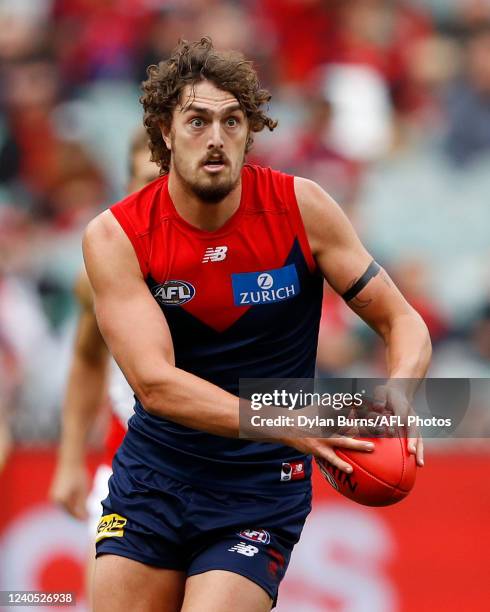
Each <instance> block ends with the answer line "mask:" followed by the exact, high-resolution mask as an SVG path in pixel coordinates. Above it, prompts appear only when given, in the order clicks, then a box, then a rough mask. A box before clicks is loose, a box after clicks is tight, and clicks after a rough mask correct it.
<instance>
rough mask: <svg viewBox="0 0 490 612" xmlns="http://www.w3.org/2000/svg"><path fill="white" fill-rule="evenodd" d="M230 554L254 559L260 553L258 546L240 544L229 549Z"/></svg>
mask: <svg viewBox="0 0 490 612" xmlns="http://www.w3.org/2000/svg"><path fill="white" fill-rule="evenodd" d="M228 552H236V553H238V554H239V555H245V557H253V556H254V555H256V554H257V553H258V552H259V549H258V548H257V546H253V545H252V544H246V543H245V542H238V544H235V545H234V546H232V547H231V548H229V549H228Z"/></svg>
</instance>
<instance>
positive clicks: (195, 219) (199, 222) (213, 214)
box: [168, 170, 242, 232]
mask: <svg viewBox="0 0 490 612" xmlns="http://www.w3.org/2000/svg"><path fill="white" fill-rule="evenodd" d="M168 192H169V195H170V197H171V199H172V202H173V204H174V206H175V209H176V211H177V213H178V214H179V215H180V216H181V217H182V218H183V219H184V221H187V223H190V224H191V225H193V226H194V227H197V228H198V229H201V230H204V231H207V232H214V231H216V230H218V229H219V228H220V227H222V226H223V225H224V224H225V223H226V222H227V221H228V219H229V218H230V217H231V216H232V215H233V214H234V213H235V212H236V211H237V210H238V208H239V206H240V200H241V195H242V181H241V179H240V180H239V182H238V184H237V185H236V187H234V188H233V189H232V191H230V193H229V194H228V195H227V196H226V197H225V198H223V200H221V201H220V202H217V203H210V202H205V201H203V200H201V198H199V197H198V196H197V195H196V194H195V193H194V192H193V191H192V190H190V189H189V188H187V187H186V186H185V185H184V184H183V182H182V181H181V180H180V178H179V176H178V175H177V174H176V173H175V172H172V170H170V173H169V176H168Z"/></svg>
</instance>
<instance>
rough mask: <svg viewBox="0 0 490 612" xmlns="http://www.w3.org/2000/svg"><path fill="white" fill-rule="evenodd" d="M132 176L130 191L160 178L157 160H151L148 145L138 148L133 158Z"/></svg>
mask: <svg viewBox="0 0 490 612" xmlns="http://www.w3.org/2000/svg"><path fill="white" fill-rule="evenodd" d="M131 168H132V172H131V176H130V177H129V185H128V191H129V193H133V191H138V189H142V188H143V187H144V186H145V185H147V184H148V183H150V182H151V181H154V180H155V179H156V178H158V173H159V168H158V166H157V165H156V164H155V162H152V161H150V150H149V149H148V147H146V148H144V149H137V150H136V151H135V152H134V153H133V158H132V160H131Z"/></svg>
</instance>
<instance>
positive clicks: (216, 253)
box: [201, 246, 228, 263]
mask: <svg viewBox="0 0 490 612" xmlns="http://www.w3.org/2000/svg"><path fill="white" fill-rule="evenodd" d="M227 252H228V247H227V246H218V247H214V248H213V247H208V248H207V249H206V251H205V252H204V257H203V258H202V262H201V263H209V262H215V261H223V260H224V259H226V253H227Z"/></svg>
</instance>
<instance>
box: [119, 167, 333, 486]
mask: <svg viewBox="0 0 490 612" xmlns="http://www.w3.org/2000/svg"><path fill="white" fill-rule="evenodd" d="M241 178H242V194H241V201H240V205H239V208H238V209H237V211H236V212H235V213H234V214H233V215H232V217H230V219H229V220H228V221H227V222H226V223H225V224H224V225H223V226H222V227H220V228H219V229H218V230H216V231H213V232H208V231H204V230H200V229H198V228H196V227H195V226H192V225H191V224H189V223H187V222H186V221H185V220H184V219H183V218H182V217H181V216H180V215H179V214H178V213H177V211H176V209H175V207H174V205H173V202H172V200H171V198H170V195H169V191H168V177H167V176H164V177H160V178H158V179H157V180H155V181H153V182H152V183H150V184H149V185H147V186H145V187H144V188H143V189H142V190H140V191H139V192H136V193H135V194H132V195H130V196H128V197H127V198H125V199H124V200H122V201H121V202H119V203H117V204H115V205H114V206H112V207H111V211H112V213H113V214H114V216H115V218H116V219H117V221H118V222H119V224H120V225H121V227H122V228H123V230H124V231H125V233H126V235H127V236H128V238H129V240H130V241H131V243H132V245H133V248H134V250H135V252H136V255H137V258H138V261H139V265H140V267H141V270H142V273H143V276H144V278H145V281H146V283H147V285H148V288H149V290H150V291H151V293H152V295H153V297H154V299H155V300H156V301H157V303H158V304H159V306H160V307H161V309H162V311H163V313H164V314H165V317H166V320H167V322H168V325H169V327H170V332H171V335H172V340H173V345H174V352H175V361H176V366H177V367H179V368H182V369H183V370H186V371H188V372H191V373H193V374H195V375H197V376H199V377H201V378H203V379H205V380H208V381H210V382H211V383H214V384H216V385H218V386H219V387H221V388H223V389H225V390H227V391H229V392H231V393H233V394H236V395H238V389H239V379H240V378H312V377H313V376H314V371H315V359H316V349H317V340H318V326H319V320H320V314H321V300H322V293H323V279H322V277H321V275H320V274H319V271H318V270H317V268H316V264H315V262H314V259H313V256H312V254H311V251H310V248H309V244H308V240H307V236H306V232H305V229H304V226H303V222H302V219H301V215H300V212H299V209H298V204H297V202H296V197H295V192H294V182H293V181H294V177H292V176H289V175H286V174H282V173H280V172H277V171H274V170H271V169H268V168H262V167H259V166H251V165H245V166H244V167H243V169H242V176H241ZM134 333H135V334H137V333H138V332H137V330H134ZM121 452H123V453H125V454H126V455H127V456H130V457H133V458H134V460H135V461H137V460H138V458H139V459H140V460H144V461H145V462H146V463H147V464H148V466H149V467H151V468H152V469H155V470H157V471H161V472H165V473H167V474H168V475H170V476H173V477H175V478H177V479H180V480H181V481H184V482H190V483H191V484H198V485H204V486H207V487H210V488H215V489H223V490H230V489H231V488H234V489H239V490H248V491H269V490H270V487H271V486H282V487H284V489H286V488H287V489H288V490H291V492H293V489H294V490H296V491H297V490H298V487H301V486H305V487H306V486H308V480H309V476H310V473H311V458H307V457H305V456H303V455H301V454H300V453H299V452H297V451H295V449H292V448H290V447H286V446H283V445H280V444H272V443H265V442H257V441H247V440H243V439H231V438H225V437H221V436H215V435H210V434H208V433H204V432H200V431H195V430H193V429H190V428H187V427H183V426H181V425H178V424H176V423H174V422H171V421H169V420H167V419H164V418H159V417H156V416H154V415H151V414H149V413H148V412H146V411H145V410H144V407H143V406H142V405H141V403H140V402H139V401H138V400H136V405H135V415H134V416H133V417H131V419H130V421H129V426H128V434H127V435H126V438H125V440H124V443H123V446H122V451H121ZM287 464H289V466H292V467H293V470H292V473H293V475H294V477H290V476H288V473H289V474H290V473H291V470H290V468H289V467H288V466H287ZM285 465H286V468H285V469H283V468H284V466H285ZM285 470H286V472H287V473H286V476H284V474H285Z"/></svg>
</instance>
